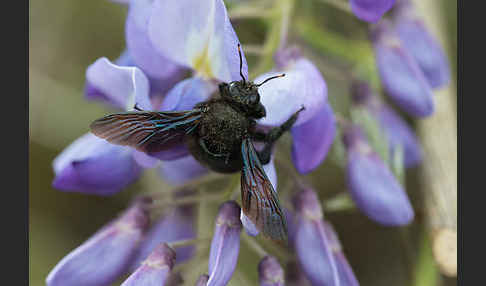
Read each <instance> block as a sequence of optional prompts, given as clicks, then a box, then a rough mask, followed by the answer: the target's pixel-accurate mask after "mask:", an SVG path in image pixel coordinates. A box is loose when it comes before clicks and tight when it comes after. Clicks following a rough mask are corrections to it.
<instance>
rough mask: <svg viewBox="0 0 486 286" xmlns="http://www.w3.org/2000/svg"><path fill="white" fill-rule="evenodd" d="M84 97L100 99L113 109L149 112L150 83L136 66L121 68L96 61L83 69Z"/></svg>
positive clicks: (100, 59)
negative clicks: (136, 106) (84, 72)
mask: <svg viewBox="0 0 486 286" xmlns="http://www.w3.org/2000/svg"><path fill="white" fill-rule="evenodd" d="M85 96H86V98H87V99H93V100H100V101H103V102H104V103H107V104H110V105H113V106H114V107H117V108H120V109H126V110H133V107H134V106H135V104H137V105H138V107H140V108H141V109H144V110H152V104H151V103H150V99H149V82H148V79H147V77H146V76H145V75H144V73H143V72H142V71H141V70H140V69H138V68H136V67H122V66H117V65H115V64H113V63H111V62H110V60H108V59H107V58H99V59H98V60H96V61H95V62H94V63H93V64H92V65H90V66H89V67H88V69H87V70H86V87H85Z"/></svg>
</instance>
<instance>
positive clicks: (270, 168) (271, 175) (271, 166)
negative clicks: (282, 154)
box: [263, 156, 278, 191]
mask: <svg viewBox="0 0 486 286" xmlns="http://www.w3.org/2000/svg"><path fill="white" fill-rule="evenodd" d="M263 170H264V171H265V174H267V177H268V179H269V180H270V183H272V186H273V189H274V190H275V191H277V182H278V178H277V171H276V170H275V163H274V161H273V156H272V157H271V159H270V162H269V163H268V164H266V165H263Z"/></svg>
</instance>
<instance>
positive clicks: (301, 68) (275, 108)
mask: <svg viewBox="0 0 486 286" xmlns="http://www.w3.org/2000/svg"><path fill="white" fill-rule="evenodd" d="M282 72H283V73H285V77H283V78H278V79H274V80H271V81H268V82H267V83H265V84H264V85H262V86H261V87H259V89H258V92H259V93H260V96H261V103H262V104H263V105H264V106H265V109H266V111H267V115H266V117H264V118H262V119H260V120H259V121H258V123H260V124H263V125H270V126H278V125H280V124H282V123H284V122H285V121H286V120H287V119H288V118H289V117H290V116H292V115H293V114H294V113H295V112H296V111H297V110H299V109H300V108H301V107H302V106H304V107H305V110H304V111H302V112H301V113H299V118H298V119H297V121H296V123H295V124H294V126H298V125H299V124H302V123H304V122H306V121H308V120H310V119H311V118H313V117H314V116H315V115H316V114H317V113H318V112H320V111H321V110H322V107H323V105H324V104H325V103H326V99H327V86H326V82H325V81H324V78H323V77H322V75H321V73H320V72H319V70H318V69H317V68H316V67H315V66H314V64H312V63H311V62H310V61H309V60H307V59H305V58H300V59H298V60H296V61H295V62H293V63H291V64H290V65H288V66H287V67H286V68H285V69H283V70H278V71H272V72H269V73H266V74H263V75H260V76H258V77H257V78H256V79H255V82H256V83H260V82H263V81H264V80H265V79H266V78H268V77H271V76H275V75H278V74H281V73H282Z"/></svg>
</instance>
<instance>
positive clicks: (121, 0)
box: [110, 0, 131, 5]
mask: <svg viewBox="0 0 486 286" xmlns="http://www.w3.org/2000/svg"><path fill="white" fill-rule="evenodd" d="M110 1H111V2H115V3H119V4H125V5H128V4H130V2H131V0H110Z"/></svg>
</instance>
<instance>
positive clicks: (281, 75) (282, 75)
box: [256, 73, 285, 86]
mask: <svg viewBox="0 0 486 286" xmlns="http://www.w3.org/2000/svg"><path fill="white" fill-rule="evenodd" d="M284 76H285V74H284V73H283V74H279V75H276V76H272V77H269V78H267V79H266V80H264V81H263V82H262V83H259V84H257V85H256V86H261V85H262V84H264V83H266V82H267V81H269V80H272V79H275V78H279V77H284Z"/></svg>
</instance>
